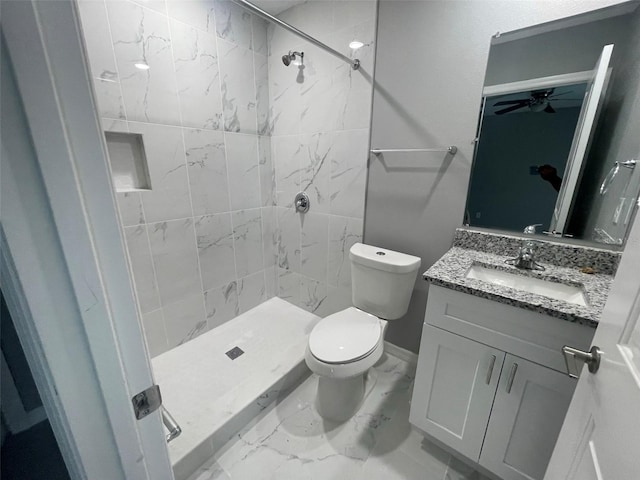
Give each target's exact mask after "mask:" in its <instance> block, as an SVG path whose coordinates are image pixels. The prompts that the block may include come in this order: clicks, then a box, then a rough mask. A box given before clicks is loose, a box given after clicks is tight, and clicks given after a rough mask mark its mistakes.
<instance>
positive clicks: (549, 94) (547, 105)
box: [493, 88, 575, 115]
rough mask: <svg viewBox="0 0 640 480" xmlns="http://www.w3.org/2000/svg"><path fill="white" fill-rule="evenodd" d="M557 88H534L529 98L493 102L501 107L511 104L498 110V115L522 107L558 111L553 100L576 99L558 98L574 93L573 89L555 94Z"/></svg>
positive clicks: (495, 105) (550, 111)
mask: <svg viewBox="0 0 640 480" xmlns="http://www.w3.org/2000/svg"><path fill="white" fill-rule="evenodd" d="M554 90H555V89H553V88H550V89H546V90H533V91H532V92H531V94H530V95H529V97H528V98H520V99H515V100H504V101H502V102H496V103H494V104H493V106H494V107H500V106H503V105H509V106H508V107H506V108H503V109H502V110H497V111H496V112H495V114H496V115H504V114H505V113H509V112H515V111H516V110H520V109H521V108H528V109H529V110H530V111H532V112H536V113H537V112H545V113H556V110H555V109H554V108H553V106H552V105H551V104H552V102H557V101H559V100H570V101H575V99H569V98H567V99H563V98H557V97H559V96H561V95H567V94H568V93H572V91H568V92H562V93H556V94H554V93H553V92H554Z"/></svg>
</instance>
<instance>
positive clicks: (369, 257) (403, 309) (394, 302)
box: [349, 243, 420, 320]
mask: <svg viewBox="0 0 640 480" xmlns="http://www.w3.org/2000/svg"><path fill="white" fill-rule="evenodd" d="M349 259H350V261H351V289H352V301H353V305H354V306H355V307H357V308H359V309H360V310H364V311H365V312H367V313H371V314H372V315H375V316H377V317H380V318H384V319H385V320H395V319H397V318H400V317H402V316H403V315H404V314H405V313H407V309H408V308H409V301H410V300H411V294H412V293H413V286H414V284H415V281H416V275H417V273H418V269H419V268H420V258H419V257H414V256H413V255H407V254H405V253H400V252H394V251H393V250H386V249H384V248H379V247H374V246H372V245H365V244H363V243H356V244H355V245H353V246H352V247H351V250H350V251H349Z"/></svg>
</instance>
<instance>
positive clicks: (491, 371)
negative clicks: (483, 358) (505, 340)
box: [487, 355, 496, 385]
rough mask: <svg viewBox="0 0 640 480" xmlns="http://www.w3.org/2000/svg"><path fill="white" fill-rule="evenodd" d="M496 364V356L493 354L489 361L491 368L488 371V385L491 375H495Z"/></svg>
mask: <svg viewBox="0 0 640 480" xmlns="http://www.w3.org/2000/svg"><path fill="white" fill-rule="evenodd" d="M495 364H496V356H495V355H491V361H490V362H489V370H488V371H487V385H489V384H490V383H491V377H492V376H493V367H494V366H495Z"/></svg>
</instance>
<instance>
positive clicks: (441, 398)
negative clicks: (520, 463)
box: [410, 324, 505, 461]
mask: <svg viewBox="0 0 640 480" xmlns="http://www.w3.org/2000/svg"><path fill="white" fill-rule="evenodd" d="M504 356H505V354H504V352H502V351H500V350H496V349H494V348H491V347H487V346H486V345H483V344H481V343H478V342H474V341H472V340H468V339H466V338H464V337H460V336H458V335H454V334H452V333H449V332H445V331H444V330H440V329H439V328H436V327H433V326H431V325H426V324H425V325H424V327H423V330H422V340H421V343H420V355H419V356H418V370H417V372H416V380H415V384H414V387H413V400H412V402H411V413H410V421H411V423H413V424H414V425H415V426H417V427H418V428H420V429H421V430H423V431H424V432H426V433H428V434H429V435H431V436H433V437H434V438H436V439H438V440H440V441H441V442H443V443H445V444H446V445H449V446H450V447H452V448H453V449H455V450H457V451H458V452H460V453H462V454H463V455H465V456H467V457H468V458H470V459H472V460H475V461H478V459H479V456H480V448H481V447H482V439H483V438H484V434H485V430H486V428H487V422H488V420H489V414H490V413H491V404H492V403H493V397H494V395H495V392H496V385H497V383H498V379H499V377H500V370H501V369H502V363H503V361H504Z"/></svg>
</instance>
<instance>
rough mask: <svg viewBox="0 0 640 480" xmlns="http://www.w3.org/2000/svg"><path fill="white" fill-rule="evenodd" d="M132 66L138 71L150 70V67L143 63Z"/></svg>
mask: <svg viewBox="0 0 640 480" xmlns="http://www.w3.org/2000/svg"><path fill="white" fill-rule="evenodd" d="M134 66H135V67H136V68H139V69H140V70H149V68H150V67H149V65H147V64H146V63H144V62H138V63H134Z"/></svg>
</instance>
